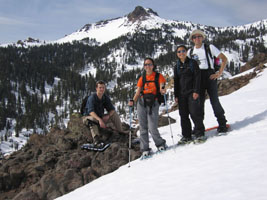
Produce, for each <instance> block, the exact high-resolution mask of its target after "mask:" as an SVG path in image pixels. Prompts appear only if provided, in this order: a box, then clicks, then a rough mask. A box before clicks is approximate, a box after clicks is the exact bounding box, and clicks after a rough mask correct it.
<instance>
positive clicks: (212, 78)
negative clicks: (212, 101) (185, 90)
mask: <svg viewBox="0 0 267 200" xmlns="http://www.w3.org/2000/svg"><path fill="white" fill-rule="evenodd" d="M221 75H222V73H220V72H217V73H215V74H212V75H210V79H211V80H215V79H218V78H220V77H221Z"/></svg>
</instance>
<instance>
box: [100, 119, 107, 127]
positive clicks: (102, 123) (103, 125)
mask: <svg viewBox="0 0 267 200" xmlns="http://www.w3.org/2000/svg"><path fill="white" fill-rule="evenodd" d="M98 122H99V126H100V127H101V128H106V124H105V123H104V121H103V120H102V119H100V120H99V121H98Z"/></svg>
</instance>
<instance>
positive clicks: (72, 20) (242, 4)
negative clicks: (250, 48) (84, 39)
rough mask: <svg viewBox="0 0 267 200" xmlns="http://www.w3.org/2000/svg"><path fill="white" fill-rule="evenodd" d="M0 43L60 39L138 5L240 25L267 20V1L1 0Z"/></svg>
mask: <svg viewBox="0 0 267 200" xmlns="http://www.w3.org/2000/svg"><path fill="white" fill-rule="evenodd" d="M0 5H1V6H0V44H3V43H9V42H17V41H18V40H20V39H21V40H24V39H27V38H28V37H32V38H35V39H40V40H56V39H60V38H62V37H64V36H65V35H67V34H70V33H72V32H74V31H76V30H78V29H80V28H81V27H83V26H84V25H85V24H88V23H94V22H97V21H100V20H105V19H111V18H116V17H121V16H124V15H126V14H128V13H130V12H132V11H133V10H134V8H135V7H136V6H138V5H140V6H143V7H145V8H152V9H153V10H154V11H155V12H157V13H158V15H159V16H160V17H162V18H165V19H172V20H182V21H191V22H193V23H199V24H205V25H211V26H219V27H223V26H236V25H244V24H248V23H252V22H255V21H259V20H262V19H266V18H267V12H266V9H267V1H266V0H224V1H222V0H187V1H179V0H177V1H174V0H0Z"/></svg>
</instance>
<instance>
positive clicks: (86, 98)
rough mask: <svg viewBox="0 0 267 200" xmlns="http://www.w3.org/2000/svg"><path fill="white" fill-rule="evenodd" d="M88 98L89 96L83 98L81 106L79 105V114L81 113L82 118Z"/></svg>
mask: <svg viewBox="0 0 267 200" xmlns="http://www.w3.org/2000/svg"><path fill="white" fill-rule="evenodd" d="M88 97H89V95H87V96H86V97H84V98H83V100H82V104H81V108H80V113H81V115H82V116H84V115H85V114H86V113H85V107H86V103H87V100H88Z"/></svg>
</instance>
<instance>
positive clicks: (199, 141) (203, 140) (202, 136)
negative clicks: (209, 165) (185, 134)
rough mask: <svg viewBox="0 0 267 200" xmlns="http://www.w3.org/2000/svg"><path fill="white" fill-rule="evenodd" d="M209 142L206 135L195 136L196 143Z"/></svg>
mask: <svg viewBox="0 0 267 200" xmlns="http://www.w3.org/2000/svg"><path fill="white" fill-rule="evenodd" d="M206 140H207V137H206V136H205V135H204V134H198V135H195V138H194V143H195V144H196V143H203V142H205V141H206Z"/></svg>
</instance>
